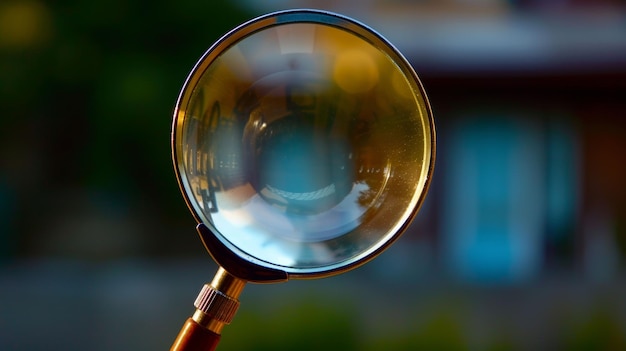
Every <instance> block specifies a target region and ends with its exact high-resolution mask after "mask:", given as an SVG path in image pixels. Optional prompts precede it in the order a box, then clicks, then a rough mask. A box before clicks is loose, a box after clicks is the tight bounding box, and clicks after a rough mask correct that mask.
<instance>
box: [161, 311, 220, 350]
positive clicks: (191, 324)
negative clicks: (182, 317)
mask: <svg viewBox="0 0 626 351" xmlns="http://www.w3.org/2000/svg"><path fill="white" fill-rule="evenodd" d="M219 341H220V335H219V334H216V333H214V332H212V331H210V330H209V329H207V328H205V327H203V326H201V325H200V324H198V323H197V322H196V321H194V320H193V319H192V318H189V319H187V322H185V325H183V327H182V328H181V330H180V333H179V334H178V337H176V340H175V341H174V344H173V345H172V348H171V349H170V351H213V350H215V348H216V347H217V344H218V343H219Z"/></svg>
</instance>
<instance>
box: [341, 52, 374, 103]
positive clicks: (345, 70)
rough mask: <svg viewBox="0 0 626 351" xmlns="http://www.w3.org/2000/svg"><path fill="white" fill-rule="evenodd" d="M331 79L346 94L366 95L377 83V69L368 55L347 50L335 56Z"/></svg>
mask: <svg viewBox="0 0 626 351" xmlns="http://www.w3.org/2000/svg"><path fill="white" fill-rule="evenodd" d="M333 78H334V80H335V82H336V83H337V85H339V86H340V87H341V89H343V90H345V91H346V92H348V93H352V94H360V93H366V92H368V91H370V90H372V88H374V86H376V84H377V83H378V78H379V73H378V67H377V65H376V62H375V61H374V59H373V58H372V57H371V56H370V55H369V54H368V53H366V52H363V51H360V50H349V51H345V52H341V53H339V55H337V59H336V61H335V65H334V69H333Z"/></svg>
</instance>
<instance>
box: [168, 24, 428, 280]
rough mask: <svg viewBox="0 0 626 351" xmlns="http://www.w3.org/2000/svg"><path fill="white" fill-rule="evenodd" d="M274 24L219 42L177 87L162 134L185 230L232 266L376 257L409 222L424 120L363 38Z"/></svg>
mask: <svg viewBox="0 0 626 351" xmlns="http://www.w3.org/2000/svg"><path fill="white" fill-rule="evenodd" d="M322 17H324V16H322ZM279 22H280V21H274V22H272V23H271V25H264V24H263V25H261V24H256V27H258V28H254V30H248V31H249V33H247V34H245V35H242V36H241V37H240V38H236V39H227V40H225V41H223V42H221V44H219V45H218V46H217V47H214V48H213V49H212V51H210V52H209V53H208V54H207V55H206V56H205V57H204V58H203V60H202V61H201V63H199V65H198V66H197V67H196V69H195V71H194V72H193V73H192V75H191V76H190V79H189V80H188V83H187V86H186V87H185V88H184V90H183V93H182V94H181V99H180V100H179V106H178V107H177V108H178V111H177V114H176V116H175V117H176V120H175V125H174V128H175V132H174V138H175V141H174V145H175V149H176V150H175V157H176V159H177V166H178V168H179V169H178V171H179V173H180V174H179V176H180V178H181V183H182V185H183V188H184V190H185V191H186V193H187V200H188V202H189V203H190V206H191V207H192V209H193V210H194V212H195V214H196V217H197V218H198V220H200V221H202V222H204V223H205V224H207V225H208V226H209V227H210V228H212V230H213V231H214V232H215V233H216V235H218V237H219V238H220V240H223V241H225V242H227V243H228V244H229V245H230V246H231V247H234V248H236V249H237V250H238V254H239V255H240V256H242V257H250V258H254V259H255V260H258V261H260V262H263V263H267V264H268V265H269V266H278V267H280V268H281V269H283V270H286V271H288V272H292V273H306V272H309V271H310V272H314V271H321V270H325V269H336V267H338V266H341V265H344V264H350V263H351V262H354V261H355V260H360V259H362V258H364V257H366V256H368V255H371V254H372V253H373V252H376V251H377V250H380V249H381V248H382V247H384V246H385V245H386V244H387V243H388V242H390V241H391V240H392V239H393V238H394V236H395V235H396V234H398V233H399V232H400V230H401V229H402V227H403V226H404V225H405V224H406V222H407V221H408V220H410V219H411V217H412V215H413V213H414V212H415V211H416V207H417V206H418V204H419V202H420V201H421V198H422V196H423V192H424V191H425V187H426V186H427V182H428V177H429V174H430V170H431V162H432V160H431V157H432V156H431V155H432V152H433V150H432V143H433V131H432V120H431V116H430V110H429V108H428V104H427V102H426V99H425V96H423V94H422V90H421V86H420V85H419V82H418V81H417V78H416V77H415V76H414V73H412V70H411V68H410V67H409V66H408V64H406V62H405V61H404V60H403V59H402V57H401V56H399V55H398V54H397V53H396V52H395V51H394V50H393V49H392V48H390V47H389V46H387V44H386V42H384V41H383V40H382V39H380V38H379V37H378V36H377V35H374V34H372V33H371V32H370V31H369V30H366V29H364V28H361V27H359V26H355V25H354V23H351V22H345V24H346V25H342V21H334V22H332V21H320V22H319V23H318V22H316V21H315V20H311V21H309V22H307V21H304V22H300V21H296V22H289V21H286V23H279ZM322 22H324V23H322ZM326 22H332V23H330V24H329V23H326ZM242 30H243V31H246V29H245V28H244V29H242ZM240 31H241V29H240ZM229 40H230V42H229ZM220 45H221V47H220Z"/></svg>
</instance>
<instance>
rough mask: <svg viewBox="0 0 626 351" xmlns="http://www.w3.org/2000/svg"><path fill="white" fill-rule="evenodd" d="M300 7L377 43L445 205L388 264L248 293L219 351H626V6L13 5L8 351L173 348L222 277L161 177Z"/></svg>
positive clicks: (4, 68) (1, 33)
mask: <svg viewBox="0 0 626 351" xmlns="http://www.w3.org/2000/svg"><path fill="white" fill-rule="evenodd" d="M294 7H311V8H322V9H328V10H332V11H336V12H339V13H342V14H345V15H348V16H351V17H353V18H355V19H357V20H360V21H362V22H364V23H366V24H367V25H369V26H370V27H372V28H374V29H376V30H377V31H379V32H380V33H381V34H383V35H384V36H386V37H387V38H388V39H389V40H390V41H391V42H392V43H394V44H395V45H396V46H397V47H398V48H399V49H400V51H402V52H403V53H404V54H405V56H406V57H407V58H408V59H409V61H411V63H412V64H413V65H414V67H415V69H416V71H417V72H418V74H419V75H420V78H421V79H422V82H423V84H424V85H425V88H426V91H427V93H428V95H429V97H430V100H431V103H432V107H433V111H434V115H435V120H436V125H437V128H438V130H437V132H438V145H437V146H438V150H437V152H438V154H437V157H438V158H437V165H436V167H435V175H434V179H433V183H432V187H431V191H430V192H429V195H428V197H427V201H426V203H425V204H424V206H423V208H422V210H421V212H420V213H419V214H418V216H417V219H416V221H415V222H414V223H413V224H412V225H411V227H410V228H409V230H408V231H407V232H406V233H405V235H404V236H403V237H402V238H400V240H399V241H398V242H397V243H396V244H394V245H393V246H392V247H391V248H390V249H389V250H388V251H386V252H385V253H383V254H382V255H381V256H380V257H378V258H377V259H375V260H374V261H372V262H371V263H369V264H368V265H366V266H364V267H361V268H359V269H357V270H355V271H352V272H349V273H346V274H344V275H340V276H337V277H333V278H326V279H322V280H316V281H303V282H301V281H292V282H289V283H285V284H276V285H252V284H251V285H248V287H246V289H245V291H244V293H243V295H242V297H241V301H242V307H241V309H240V311H239V313H238V315H237V317H236V318H235V320H234V322H233V324H232V325H230V326H228V327H227V328H226V329H225V331H224V334H223V338H222V343H221V345H220V347H219V349H220V350H270V349H271V350H294V349H298V350H309V349H310V350H320V349H325V350H381V349H384V350H625V349H626V297H625V296H626V271H625V269H624V268H625V266H624V258H625V257H626V187H625V186H624V185H623V180H624V179H626V166H625V165H624V162H625V158H624V154H626V119H625V117H626V116H625V111H626V109H625V108H626V4H624V2H623V1H619V0H593V1H592V0H547V1H540V0H508V1H506V0H445V1H434V0H419V1H418V0H415V1H411V0H386V1H385V0H367V1H359V2H356V1H354V2H348V1H338V0H337V1H305V0H299V1H295V0H294V1H268V2H261V1H253V0H247V1H243V0H242V1H231V2H227V1H224V0H220V1H197V0H180V1H176V2H174V1H162V0H154V1H151V2H145V1H139V0H134V1H130V0H125V1H117V0H108V1H102V0H92V1H62V0H58V1H54V2H52V1H43V0H3V1H2V2H1V3H0V111H1V114H0V116H1V117H0V118H2V124H1V126H0V349H1V350H25V351H31V350H85V349H89V350H94V351H98V350H116V349H117V350H130V349H133V350H158V349H167V348H169V347H170V345H171V343H172V341H173V340H174V338H175V336H176V335H177V333H178V331H179V328H180V327H181V326H182V324H183V323H184V321H185V319H186V318H187V317H188V316H190V314H191V313H192V312H193V310H194V308H193V306H192V304H193V301H194V299H195V297H196V294H197V293H198V291H199V289H200V288H201V286H202V284H204V283H205V282H208V281H210V280H211V279H212V277H213V274H214V273H215V270H216V266H215V265H214V263H213V262H212V260H211V258H210V257H209V256H208V254H207V253H206V252H205V251H204V248H203V247H202V245H201V243H200V241H199V240H198V238H197V235H196V232H195V229H194V226H195V222H194V220H193V218H192V216H191V214H190V213H189V211H188V210H187V208H186V205H185V203H184V201H183V198H182V196H181V194H180V192H179V189H178V185H177V182H176V179H175V176H174V171H173V168H172V164H171V157H170V144H169V142H170V135H169V133H170V124H171V118H172V116H171V114H172V112H173V108H174V104H175V102H176V99H177V97H178V93H179V90H180V88H181V87H182V84H183V82H184V80H185V78H186V76H187V74H188V73H189V71H190V70H191V68H192V67H193V65H194V64H195V62H196V61H197V59H198V58H199V57H200V56H201V55H202V53H203V52H204V51H205V50H206V49H207V48H208V47H209V46H210V45H211V44H212V43H213V42H214V41H215V40H216V39H218V38H219V37H220V36H221V35H222V34H224V33H225V32H226V31H228V30H230V29H231V28H233V27H235V26H236V25H238V24H240V23H241V22H243V21H245V20H248V19H251V18H252V17H254V16H257V15H260V14H263V13H266V12H269V11H272V10H278V9H286V8H294Z"/></svg>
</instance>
